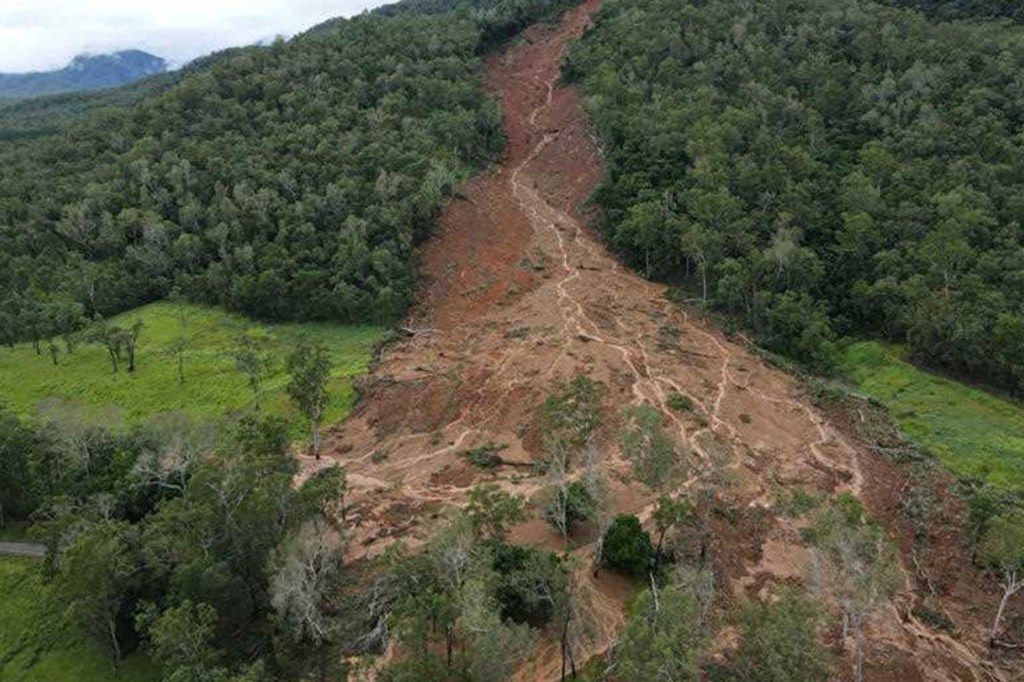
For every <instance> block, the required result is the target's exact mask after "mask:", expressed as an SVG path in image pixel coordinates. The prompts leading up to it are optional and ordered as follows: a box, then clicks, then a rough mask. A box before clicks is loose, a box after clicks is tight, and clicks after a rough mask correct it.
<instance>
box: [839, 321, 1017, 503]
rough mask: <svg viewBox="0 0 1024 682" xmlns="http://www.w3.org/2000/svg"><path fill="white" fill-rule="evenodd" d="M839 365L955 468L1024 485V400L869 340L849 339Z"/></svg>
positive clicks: (1007, 483)
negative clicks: (923, 366) (944, 373)
mask: <svg viewBox="0 0 1024 682" xmlns="http://www.w3.org/2000/svg"><path fill="white" fill-rule="evenodd" d="M842 365H843V370H844V372H845V373H846V375H847V376H848V377H849V379H850V380H852V381H853V383H854V384H855V385H856V386H857V387H858V388H859V389H860V390H861V391H863V392H865V393H867V394H868V395H870V396H873V397H874V398H876V399H878V400H880V401H881V402H882V403H884V404H885V405H886V406H887V407H888V408H889V410H890V411H891V412H892V415H893V417H894V418H895V419H896V422H897V423H898V424H899V425H900V428H902V429H903V430H904V431H905V432H906V433H907V434H908V435H909V436H910V437H911V438H913V439H914V440H915V441H916V442H917V443H918V444H919V445H921V446H922V447H924V448H925V449H927V450H928V451H930V452H932V453H934V454H935V455H936V456H937V457H938V458H939V459H940V460H941V461H942V462H943V463H944V464H945V465H946V466H947V467H949V469H951V470H952V471H953V472H954V473H956V474H960V475H965V476H974V477H977V478H983V479H987V480H989V481H991V482H992V483H994V484H997V485H1001V486H1005V487H1008V488H1015V489H1018V490H1024V405H1021V404H1019V403H1015V402H1012V401H1009V400H1005V399H1002V398H998V397H996V396H994V395H992V394H990V393H986V392H985V391H981V390H978V389H976V388H971V387H969V386H965V385H963V384H960V383H957V382H955V381H950V380H948V379H944V378H942V377H938V376H935V375H933V374H929V373H928V372H924V371H922V370H919V369H917V368H916V367H914V366H912V365H910V364H909V363H907V362H904V361H903V360H902V359H900V351H899V348H898V347H895V346H887V345H884V344H881V343H877V342H873V341H868V342H862V343H855V344H853V345H851V346H850V347H849V348H848V349H847V350H846V352H845V354H844V357H843V362H842Z"/></svg>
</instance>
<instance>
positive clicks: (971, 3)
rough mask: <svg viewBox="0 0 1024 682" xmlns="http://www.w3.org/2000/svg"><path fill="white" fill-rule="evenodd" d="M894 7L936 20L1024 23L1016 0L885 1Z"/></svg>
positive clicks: (1022, 7) (1019, 5) (1023, 10)
mask: <svg viewBox="0 0 1024 682" xmlns="http://www.w3.org/2000/svg"><path fill="white" fill-rule="evenodd" d="M885 2H888V3H889V4H891V5H894V6H896V7H910V8H912V9H916V10H920V11H922V12H927V13H928V14H929V15H930V16H933V17H935V18H937V19H945V20H954V19H998V18H1001V17H1006V18H1010V19H1013V20H1015V21H1024V5H1021V4H1020V3H1019V2H1017V0H885Z"/></svg>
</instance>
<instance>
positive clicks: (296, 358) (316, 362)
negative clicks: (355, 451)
mask: <svg viewBox="0 0 1024 682" xmlns="http://www.w3.org/2000/svg"><path fill="white" fill-rule="evenodd" d="M287 366H288V372H289V373H290V374H291V381H289V382H288V387H287V391H288V395H289V396H291V399H292V401H293V402H294V403H295V405H296V407H298V408H299V411H300V412H302V414H303V415H304V416H305V417H306V419H308V420H309V424H310V430H311V441H310V452H312V454H313V455H314V456H316V458H317V459H320V423H321V422H322V421H323V417H324V410H325V409H327V400H328V395H327V382H328V381H329V380H330V378H331V360H330V358H329V357H328V355H327V347H326V346H324V345H323V343H321V342H319V341H311V340H310V339H308V338H303V339H300V340H299V343H298V345H296V347H295V350H294V351H293V352H292V353H291V355H289V356H288V360H287Z"/></svg>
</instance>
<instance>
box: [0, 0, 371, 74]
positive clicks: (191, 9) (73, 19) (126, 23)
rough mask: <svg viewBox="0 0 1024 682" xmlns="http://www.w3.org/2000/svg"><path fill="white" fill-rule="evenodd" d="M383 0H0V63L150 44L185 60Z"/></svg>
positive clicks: (51, 63)
mask: <svg viewBox="0 0 1024 682" xmlns="http://www.w3.org/2000/svg"><path fill="white" fill-rule="evenodd" d="M379 4H382V0H0V71H6V72H11V71H36V70H47V69H53V68H59V67H61V66H64V65H65V64H66V63H67V62H68V61H70V60H71V58H72V57H74V56H75V55H77V54H80V53H82V52H111V51H114V50H123V49H129V48H138V49H140V50H146V51H147V52H152V53H153V54H156V55H159V56H161V57H164V58H165V59H168V60H170V61H171V62H174V63H175V64H181V63H183V62H186V61H188V60H190V59H193V58H194V57H198V56H199V55H203V54H207V53H209V52H212V51H214V50H218V49H221V48H225V47H234V46H237V45H248V44H251V43H254V42H257V41H260V40H264V39H266V38H273V37H274V36H275V35H284V36H290V35H292V34H294V33H296V32H298V31H301V30H303V29H305V28H308V27H310V26H312V25H314V24H316V23H319V22H320V21H323V20H324V19H330V18H332V17H337V16H351V15H352V14H357V13H359V12H361V11H362V10H363V9H366V8H367V7H373V6H375V5H379Z"/></svg>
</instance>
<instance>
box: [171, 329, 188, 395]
mask: <svg viewBox="0 0 1024 682" xmlns="http://www.w3.org/2000/svg"><path fill="white" fill-rule="evenodd" d="M191 347H192V344H191V342H190V341H189V339H188V337H187V336H175V337H174V338H173V339H171V341H170V343H169V344H168V346H167V353H168V354H169V355H171V356H172V357H173V358H174V360H175V362H176V363H177V366H178V385H179V386H184V385H185V356H186V355H187V354H188V351H189V349H190V348H191Z"/></svg>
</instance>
